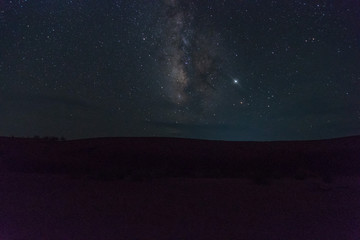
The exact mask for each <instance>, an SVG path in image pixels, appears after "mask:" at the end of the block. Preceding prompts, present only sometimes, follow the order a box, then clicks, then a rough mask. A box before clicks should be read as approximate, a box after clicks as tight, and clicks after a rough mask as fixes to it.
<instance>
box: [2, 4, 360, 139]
mask: <svg viewBox="0 0 360 240" xmlns="http://www.w3.org/2000/svg"><path fill="white" fill-rule="evenodd" d="M359 22H360V5H359V3H358V2H357V1H352V0H345V1H344V0H342V1H340V0H339V1H330V0H326V1H310V0H309V1H300V0H297V1H295V0H290V1H285V0H284V1H270V0H257V1H256V0H255V1H254V0H251V1H250V0H242V1H237V0H236V1H235V0H232V1H230V0H222V1H220V0H219V1H210V0H209V1H205V0H204V1H201V0H197V1H185V0H153V1H150V0H117V1H115V0H114V1H110V0H107V1H106V0H73V1H69V0H27V1H24V0H19V1H8V0H0V121H1V124H0V135H5V136H6V135H14V136H33V135H40V136H46V135H51V136H65V137H67V138H87V137H104V136H173V137H192V138H207V139H224V140H290V139H319V138H332V137H339V136H347V135H357V134H360V105H359V103H360V25H359V24H358V23H359Z"/></svg>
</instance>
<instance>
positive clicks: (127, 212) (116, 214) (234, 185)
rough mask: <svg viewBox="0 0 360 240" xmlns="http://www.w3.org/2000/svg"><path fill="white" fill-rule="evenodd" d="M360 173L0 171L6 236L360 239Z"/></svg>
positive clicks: (0, 212) (0, 217) (2, 234)
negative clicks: (330, 176)
mask: <svg viewBox="0 0 360 240" xmlns="http://www.w3.org/2000/svg"><path fill="white" fill-rule="evenodd" d="M359 226H360V178H359V177H341V178H337V179H336V181H335V182H333V183H324V182H323V181H321V180H320V179H306V180H295V179H281V180H273V181H272V182H271V184H269V185H256V184H254V183H253V182H252V181H250V180H246V179H186V178H171V179H154V180H148V181H143V182H136V181H126V180H115V181H99V180H96V179H91V178H88V177H83V176H82V177H80V178H74V177H70V176H66V175H50V174H34V173H32V174H26V173H8V172H3V173H1V174H0V239H1V240H14V239H16V240H20V239H22V240H25V239H26V240H32V239H34V240H35V239H51V240H57V239H59V240H60V239H61V240H62V239H66V240H68V239H73V240H77V239H79V240H83V239H88V240H91V239H101V240H106V239H129V240H130V239H131V240H133V239H137V240H142V239H144V240H145V239H146V240H147V239H156V240H162V239H167V240H174V239H194V240H195V239H196V240H201V239H204V240H205V239H239V240H241V239H244V240H248V239H249V240H250V239H251V240H265V239H266V240H283V239H286V240H332V239H334V240H340V239H341V240H358V239H360V227H359Z"/></svg>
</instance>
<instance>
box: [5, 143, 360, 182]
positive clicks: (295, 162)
mask: <svg viewBox="0 0 360 240" xmlns="http://www.w3.org/2000/svg"><path fill="white" fill-rule="evenodd" d="M0 161H1V162H0V163H1V169H2V171H17V172H36V173H57V174H71V175H74V176H77V175H79V176H80V175H89V176H94V177H96V178H101V179H114V178H135V179H143V178H154V177H214V178H231V177H250V178H255V179H256V178H282V177H295V178H299V179H302V178H305V177H308V176H310V177H311V176H312V177H323V178H324V179H328V180H330V179H331V178H333V177H336V176H339V175H360V137H359V136H356V137H346V138H339V139H331V140H318V141H287V142H286V141H285V142H226V141H208V140H194V139H180V138H179V139H178V138H98V139H84V140H72V141H56V140H54V139H52V140H51V139H50V140H44V139H29V138H5V137H3V138H0Z"/></svg>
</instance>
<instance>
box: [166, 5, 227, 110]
mask: <svg viewBox="0 0 360 240" xmlns="http://www.w3.org/2000/svg"><path fill="white" fill-rule="evenodd" d="M164 6H165V7H164V9H165V14H164V21H165V22H166V24H165V25H164V26H163V27H164V28H165V31H164V32H163V33H164V35H163V38H164V39H165V48H164V49H163V51H162V54H163V56H164V73H165V81H166V83H167V84H166V85H167V97H168V99H169V100H170V101H171V102H172V103H174V104H177V105H186V104H190V103H192V102H193V101H194V100H195V99H196V100H199V99H202V100H203V101H202V102H207V101H208V99H209V97H210V96H211V95H212V94H213V92H215V91H216V80H217V78H218V75H219V72H220V71H219V70H220V65H219V64H218V63H217V62H216V59H217V58H219V55H218V46H217V45H219V39H218V37H217V36H216V34H214V33H212V32H211V31H209V30H208V29H206V25H205V24H200V27H199V24H197V26H196V27H195V26H194V25H195V24H194V21H199V20H198V19H197V16H196V12H197V9H196V6H195V5H194V4H192V3H189V1H178V0H166V1H164ZM202 27H204V29H202Z"/></svg>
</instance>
